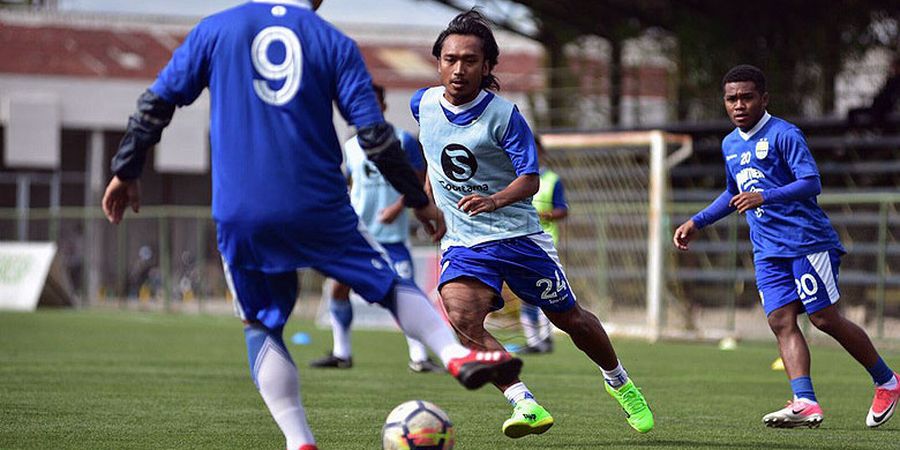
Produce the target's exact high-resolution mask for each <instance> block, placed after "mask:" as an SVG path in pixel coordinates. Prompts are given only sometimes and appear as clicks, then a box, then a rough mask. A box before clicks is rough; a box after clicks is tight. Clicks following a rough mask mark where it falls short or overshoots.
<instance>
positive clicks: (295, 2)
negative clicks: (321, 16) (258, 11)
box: [253, 0, 312, 9]
mask: <svg viewBox="0 0 900 450" xmlns="http://www.w3.org/2000/svg"><path fill="white" fill-rule="evenodd" d="M253 3H274V4H278V5H292V6H299V7H301V8H306V9H312V2H310V1H309V0H253Z"/></svg>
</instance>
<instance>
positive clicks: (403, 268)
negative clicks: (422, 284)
mask: <svg viewBox="0 0 900 450" xmlns="http://www.w3.org/2000/svg"><path fill="white" fill-rule="evenodd" d="M381 246H382V247H384V250H385V251H387V254H388V256H389V257H390V258H391V262H392V263H393V264H394V271H395V272H397V275H399V276H400V279H402V280H412V279H413V275H415V271H414V269H415V268H414V267H413V259H412V255H411V254H410V253H409V247H407V246H406V244H405V243H403V242H399V243H394V244H381Z"/></svg>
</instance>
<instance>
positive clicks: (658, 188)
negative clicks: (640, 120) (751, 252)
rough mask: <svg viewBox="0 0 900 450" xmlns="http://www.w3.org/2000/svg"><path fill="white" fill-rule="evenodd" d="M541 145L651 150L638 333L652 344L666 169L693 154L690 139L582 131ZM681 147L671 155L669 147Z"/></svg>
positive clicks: (658, 324) (657, 319)
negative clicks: (642, 321)
mask: <svg viewBox="0 0 900 450" xmlns="http://www.w3.org/2000/svg"><path fill="white" fill-rule="evenodd" d="M541 141H542V143H543V145H544V146H545V147H546V148H548V149H553V148H596V147H610V148H615V147H617V146H620V147H621V146H627V147H640V146H647V147H648V148H649V150H650V180H649V185H650V192H649V193H648V195H649V209H648V211H647V218H648V224H649V226H648V230H647V236H648V239H647V241H648V242H647V305H646V306H647V316H646V329H645V330H643V332H641V331H638V330H635V331H637V333H638V334H641V335H642V336H643V337H646V338H647V339H648V340H650V341H651V342H654V341H657V340H658V339H659V338H660V335H661V334H662V324H663V308H662V304H663V299H664V298H665V294H666V292H665V271H664V269H665V267H664V261H665V254H666V247H665V245H666V244H667V243H668V241H669V236H668V231H669V230H668V229H667V227H668V217H669V216H668V210H667V201H666V199H667V196H668V194H669V192H668V191H669V184H668V182H667V181H668V179H669V170H670V169H671V168H672V167H674V166H676V165H678V164H679V163H681V162H682V161H684V160H685V159H687V158H688V157H690V156H691V154H693V151H694V145H693V139H692V138H691V136H690V135H687V134H674V133H667V132H665V131H662V130H652V131H626V132H615V131H607V132H582V133H564V134H545V135H542V136H541ZM671 144H676V145H680V146H679V147H678V148H677V149H676V150H675V151H674V152H672V153H671V154H669V153H668V147H669V145H671Z"/></svg>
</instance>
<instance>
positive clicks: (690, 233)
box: [672, 219, 697, 250]
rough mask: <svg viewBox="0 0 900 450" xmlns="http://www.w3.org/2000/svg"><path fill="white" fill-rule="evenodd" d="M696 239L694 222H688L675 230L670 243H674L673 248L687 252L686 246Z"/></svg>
mask: <svg viewBox="0 0 900 450" xmlns="http://www.w3.org/2000/svg"><path fill="white" fill-rule="evenodd" d="M695 237H697V226H696V225H694V220H693V219H691V220H688V221H687V222H685V223H683V224H681V225H680V226H679V227H678V228H677V229H676V230H675V236H673V237H672V242H674V243H675V248H677V249H678V250H687V249H688V244H690V242H691V241H693V240H694V238H695Z"/></svg>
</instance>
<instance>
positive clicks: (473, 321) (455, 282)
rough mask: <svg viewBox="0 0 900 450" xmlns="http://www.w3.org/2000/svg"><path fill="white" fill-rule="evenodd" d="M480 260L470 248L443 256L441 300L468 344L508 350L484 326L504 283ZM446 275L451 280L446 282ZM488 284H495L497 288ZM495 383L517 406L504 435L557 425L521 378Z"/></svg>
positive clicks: (498, 304) (517, 435)
mask: <svg viewBox="0 0 900 450" xmlns="http://www.w3.org/2000/svg"><path fill="white" fill-rule="evenodd" d="M480 262H481V260H480V258H479V255H478V254H476V253H474V252H472V251H470V250H469V249H456V250H455V251H453V252H452V253H451V252H447V254H445V256H444V259H443V267H444V272H443V274H442V283H441V287H440V293H441V301H442V302H443V304H444V309H445V310H446V311H447V317H448V318H449V319H450V323H451V324H452V325H453V328H454V329H455V330H456V334H457V336H459V339H460V341H461V342H462V343H463V344H464V345H466V346H468V347H472V348H478V349H481V350H488V351H504V349H503V344H501V343H500V342H499V341H497V339H496V338H494V336H493V335H491V333H489V332H488V331H487V330H486V329H485V328H484V319H485V318H486V317H487V315H488V313H490V312H491V311H493V310H496V309H499V308H500V307H502V300H501V297H500V284H501V283H502V282H501V281H500V279H499V277H498V276H497V275H496V274H492V273H491V272H492V271H491V269H490V267H485V266H483V265H482V264H480ZM445 276H446V277H447V278H446V279H448V280H449V281H446V282H443V281H444V279H445V278H444V277H445ZM475 277H478V278H475ZM481 280H485V281H481ZM486 283H491V284H492V285H493V287H492V286H491V285H488V284H486ZM494 385H495V386H497V388H498V389H500V391H501V392H503V395H504V396H505V397H506V399H507V401H509V403H510V404H511V405H512V406H513V413H512V416H511V417H510V418H509V419H507V420H506V421H505V422H504V423H503V427H502V430H503V434H505V435H506V436H509V437H511V438H520V437H523V436H526V435H529V434H541V433H544V432H545V431H547V430H548V429H550V427H552V426H553V417H552V416H550V413H548V412H547V410H546V409H544V408H543V407H542V406H541V405H540V404H538V403H537V401H535V398H534V394H532V393H531V391H530V390H529V389H528V387H527V386H526V385H525V383H523V382H522V381H521V380H520V379H519V378H518V377H515V378H513V379H510V380H505V381H502V382H495V383H494Z"/></svg>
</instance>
